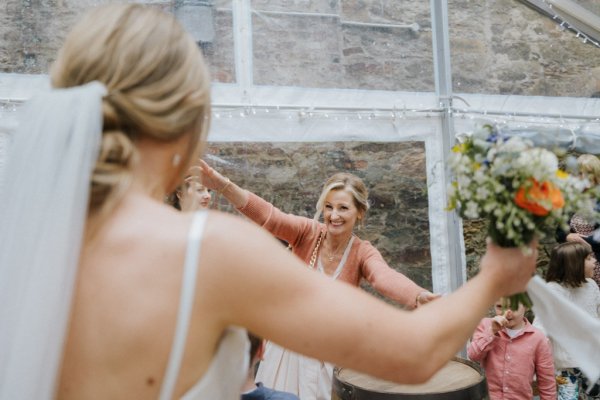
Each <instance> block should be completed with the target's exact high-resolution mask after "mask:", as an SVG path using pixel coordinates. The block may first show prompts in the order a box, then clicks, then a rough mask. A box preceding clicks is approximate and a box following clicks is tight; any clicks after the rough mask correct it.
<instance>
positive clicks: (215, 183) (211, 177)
mask: <svg viewBox="0 0 600 400" xmlns="http://www.w3.org/2000/svg"><path fill="white" fill-rule="evenodd" d="M190 172H192V173H193V174H194V175H198V176H200V179H201V180H202V184H203V185H204V186H206V187H207V188H209V189H211V190H216V191H217V192H221V191H223V189H224V188H225V187H226V186H227V185H228V184H229V179H228V178H225V177H224V176H223V175H221V174H220V173H219V172H218V171H217V170H215V169H214V168H211V167H210V166H209V165H208V164H207V163H206V162H205V161H204V160H200V161H199V163H198V165H197V166H194V167H192V168H190Z"/></svg>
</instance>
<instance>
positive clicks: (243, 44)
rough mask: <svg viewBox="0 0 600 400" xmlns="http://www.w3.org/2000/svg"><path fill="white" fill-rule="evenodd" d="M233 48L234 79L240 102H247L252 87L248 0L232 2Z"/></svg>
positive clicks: (249, 9)
mask: <svg viewBox="0 0 600 400" xmlns="http://www.w3.org/2000/svg"><path fill="white" fill-rule="evenodd" d="M232 17H233V48H234V59H235V79H236V83H237V84H238V85H239V87H240V88H241V90H242V97H243V99H242V101H243V102H244V103H247V102H248V98H249V91H250V89H251V87H252V86H253V85H254V81H253V74H252V68H253V67H252V10H251V7H250V0H233V2H232Z"/></svg>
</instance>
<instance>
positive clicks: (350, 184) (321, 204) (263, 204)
mask: <svg viewBox="0 0 600 400" xmlns="http://www.w3.org/2000/svg"><path fill="white" fill-rule="evenodd" d="M199 172H200V174H201V175H202V181H203V183H204V184H205V185H206V186H207V187H209V188H211V189H214V190H218V191H219V192H221V193H222V194H223V196H225V197H226V198H227V199H228V200H229V201H230V202H231V203H232V204H233V205H234V206H235V207H236V208H237V210H238V211H240V212H241V213H242V214H244V215H245V216H247V217H248V218H250V219H251V220H253V221H254V222H255V223H256V224H258V225H260V226H262V227H263V228H265V229H266V230H268V231H269V232H271V234H273V235H274V236H275V237H277V238H278V239H281V240H284V241H286V242H287V243H289V244H290V246H291V248H292V251H293V252H294V254H296V255H297V256H298V257H300V259H302V260H303V261H304V262H306V264H307V265H308V267H309V268H310V269H314V270H316V271H318V272H320V273H322V274H324V275H326V276H329V277H331V278H332V279H335V280H339V281H343V282H347V283H350V284H351V285H354V286H358V285H359V283H360V281H361V279H363V278H364V279H366V280H367V281H368V282H369V283H370V284H371V285H372V286H373V287H374V288H375V290H377V291H378V292H379V293H381V294H382V295H384V296H385V297H387V298H389V299H392V300H394V301H396V302H398V303H400V304H402V305H404V306H406V307H407V308H409V309H410V308H414V307H417V306H418V305H420V304H424V303H427V302H429V301H431V300H432V299H434V298H436V297H437V296H436V295H434V294H433V293H431V292H429V291H428V290H426V289H424V288H422V287H420V286H418V285H417V284H415V283H414V282H413V281H411V280H410V279H409V278H407V277H406V276H404V275H403V274H401V273H400V272H397V271H396V270H394V269H392V268H391V267H390V266H389V265H388V264H387V263H386V262H385V260H384V259H383V257H382V256H381V253H380V252H379V251H378V250H377V249H376V248H375V247H374V246H373V245H371V243H369V242H368V241H366V240H361V239H360V238H358V237H357V236H356V235H355V234H354V227H355V226H356V225H357V224H360V223H362V221H363V220H364V218H365V215H366V213H367V211H368V209H369V203H368V191H367V188H366V186H365V184H364V182H363V181H362V180H361V179H360V178H359V177H357V176H356V175H353V174H349V173H337V174H335V175H333V176H331V177H330V178H329V179H328V180H327V182H326V183H325V184H324V186H323V190H322V192H321V195H320V197H319V200H318V202H317V207H316V208H317V214H316V215H315V218H314V219H310V218H306V217H301V216H297V215H292V214H286V213H284V212H282V211H281V210H279V209H278V208H277V207H275V206H273V205H272V204H270V203H269V202H267V201H265V200H263V199H262V198H260V197H259V196H257V195H255V194H253V193H251V192H249V191H247V190H244V189H242V188H240V187H239V186H237V185H236V184H234V183H233V182H231V181H230V180H229V179H228V178H225V177H224V176H222V175H221V174H220V173H218V172H217V171H215V170H214V169H212V168H211V167H209V166H208V165H207V164H206V163H205V162H203V161H201V162H200V170H199ZM321 215H322V216H323V223H319V222H318V219H319V217H320V216H321ZM332 376H333V366H332V365H331V364H328V363H325V362H322V361H319V360H315V359H312V358H308V357H304V356H301V355H299V354H296V353H293V352H291V351H289V350H286V349H283V348H281V347H279V346H277V345H274V344H272V343H269V345H268V347H267V351H266V352H265V359H264V361H263V362H262V363H261V364H260V367H259V370H258V374H257V381H261V382H263V383H264V385H265V386H266V387H270V388H273V389H276V390H282V391H286V392H292V393H295V394H296V395H298V396H299V397H300V398H301V399H302V400H311V399H329V398H330V396H331V380H332Z"/></svg>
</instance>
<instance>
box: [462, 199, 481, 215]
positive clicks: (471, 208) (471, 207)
mask: <svg viewBox="0 0 600 400" xmlns="http://www.w3.org/2000/svg"><path fill="white" fill-rule="evenodd" d="M465 216H466V217H467V218H472V219H475V218H479V207H477V203H475V202H474V201H467V208H466V209H465Z"/></svg>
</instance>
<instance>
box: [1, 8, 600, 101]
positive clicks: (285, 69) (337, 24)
mask: <svg viewBox="0 0 600 400" xmlns="http://www.w3.org/2000/svg"><path fill="white" fill-rule="evenodd" d="M105 2H107V0H101V1H99V0H79V1H67V0H54V1H33V0H5V1H4V2H3V5H2V6H0V71H2V72H18V73H45V72H46V71H47V69H48V65H49V64H50V62H51V61H52V60H53V59H54V57H55V54H56V50H57V49H58V48H59V46H60V43H61V42H62V40H63V38H64V36H65V33H66V31H67V30H68V28H69V27H70V26H71V25H72V24H73V22H74V21H75V20H76V19H77V17H78V16H79V15H80V14H81V13H82V12H83V11H85V10H87V9H89V8H90V7H91V6H93V5H96V4H101V3H105ZM145 3H149V4H152V5H154V6H156V7H160V8H162V9H165V10H168V11H176V10H177V9H178V7H180V6H182V5H181V4H186V7H189V5H188V4H189V3H203V4H204V3H206V4H213V7H211V9H212V17H210V18H208V20H206V21H207V23H211V24H214V31H215V34H214V39H213V40H212V41H210V42H204V43H202V44H201V45H202V48H203V49H204V51H205V54H206V55H207V58H208V60H209V63H210V64H211V71H212V75H213V79H214V80H216V81H219V82H234V81H235V66H234V65H235V63H234V58H233V57H234V56H233V54H234V52H233V34H232V11H231V0H218V1H208V0H195V1H192V0H189V1H183V0H146V1H145ZM580 3H581V4H582V5H584V6H586V7H588V8H589V9H590V10H592V11H597V9H598V6H597V5H595V3H594V2H592V1H590V0H581V1H580ZM251 5H252V8H253V14H252V29H253V48H254V49H253V50H254V52H253V65H254V82H255V83H256V84H260V85H291V86H304V87H323V88H330V87H335V88H361V89H382V90H409V91H433V90H434V83H433V61H432V60H433V58H432V52H431V47H432V45H431V17H430V13H429V2H426V1H409V0H253V1H252V2H251ZM448 7H449V15H450V16H449V22H450V37H451V50H452V55H451V56H452V66H453V82H454V90H455V91H456V92H467V93H488V94H518V95H544V96H582V97H588V96H590V95H591V94H592V93H594V92H596V91H600V50H599V49H598V48H597V47H595V46H593V45H591V44H589V43H587V44H584V43H582V41H581V40H580V39H578V38H576V37H575V34H574V33H573V32H569V31H562V30H560V29H558V24H557V23H556V22H555V21H553V20H552V19H550V18H548V17H545V16H542V15H541V14H539V13H538V12H536V11H535V10H533V9H531V8H529V7H527V6H525V5H524V4H523V3H521V2H519V1H516V0H486V1H472V0H450V1H449V2H448Z"/></svg>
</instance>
